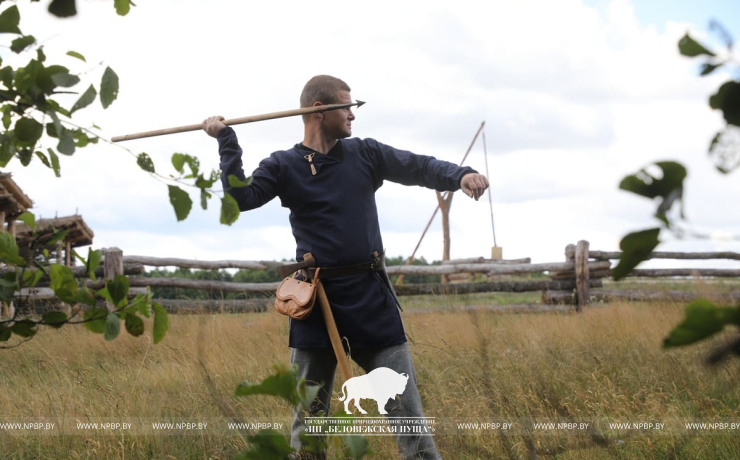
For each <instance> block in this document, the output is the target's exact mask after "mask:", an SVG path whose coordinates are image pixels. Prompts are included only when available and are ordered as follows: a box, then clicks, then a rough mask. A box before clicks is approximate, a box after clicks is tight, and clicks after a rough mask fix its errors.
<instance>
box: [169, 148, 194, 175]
mask: <svg viewBox="0 0 740 460" xmlns="http://www.w3.org/2000/svg"><path fill="white" fill-rule="evenodd" d="M185 163H187V164H188V166H189V167H190V174H189V175H188V176H186V178H194V177H196V176H197V175H198V170H199V169H200V161H199V160H198V159H197V158H196V157H194V156H192V155H187V154H185V153H173V154H172V166H174V167H175V169H176V170H177V172H179V173H180V174H184V173H185V170H184V168H183V166H185Z"/></svg>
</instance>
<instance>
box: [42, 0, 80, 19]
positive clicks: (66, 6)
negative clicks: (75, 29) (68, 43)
mask: <svg viewBox="0 0 740 460" xmlns="http://www.w3.org/2000/svg"><path fill="white" fill-rule="evenodd" d="M49 13H51V14H53V15H54V16H57V17H60V18H68V17H70V16H74V15H76V14H77V6H76V5H75V0H52V2H51V3H50V4H49Z"/></svg>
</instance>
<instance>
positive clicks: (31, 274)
mask: <svg viewBox="0 0 740 460" xmlns="http://www.w3.org/2000/svg"><path fill="white" fill-rule="evenodd" d="M43 277H44V271H43V270H26V271H24V272H23V284H24V285H25V286H26V287H34V286H36V285H37V284H38V282H39V281H41V278H43Z"/></svg>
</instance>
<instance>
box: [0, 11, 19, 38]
mask: <svg viewBox="0 0 740 460" xmlns="http://www.w3.org/2000/svg"><path fill="white" fill-rule="evenodd" d="M20 21H21V14H20V13H19V12H18V7H17V6H15V5H13V6H11V7H10V8H8V9H7V10H5V11H3V12H2V13H0V34H19V33H21V30H20V29H19V28H18V23H19V22H20Z"/></svg>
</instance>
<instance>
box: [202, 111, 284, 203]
mask: <svg viewBox="0 0 740 460" xmlns="http://www.w3.org/2000/svg"><path fill="white" fill-rule="evenodd" d="M223 119H224V118H223V117H221V116H215V117H209V118H206V119H205V120H203V125H202V126H203V130H204V131H205V132H206V133H207V134H208V135H209V136H211V137H214V138H216V140H218V147H219V155H220V156H221V164H220V167H221V183H222V184H223V187H224V192H225V193H228V194H229V195H231V196H232V197H233V198H234V199H235V200H236V202H237V204H238V205H239V210H240V211H248V210H250V209H254V208H258V207H260V206H262V205H263V204H265V203H267V202H268V201H270V200H272V199H273V198H275V196H277V177H278V174H279V172H278V170H279V166H278V164H277V163H276V161H275V160H274V159H273V158H272V157H271V158H266V159H264V160H262V162H260V165H259V167H258V168H257V169H256V170H255V171H254V172H253V173H252V184H251V185H250V186H248V187H238V188H234V187H231V186H230V184H229V181H228V177H229V176H232V175H233V176H235V177H236V178H237V179H239V180H242V181H244V180H245V178H246V175H245V174H244V169H243V168H242V149H241V147H239V143H238V141H237V138H236V133H235V132H234V130H233V129H231V128H229V127H227V126H226V125H224V124H223V123H222V120H223Z"/></svg>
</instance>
